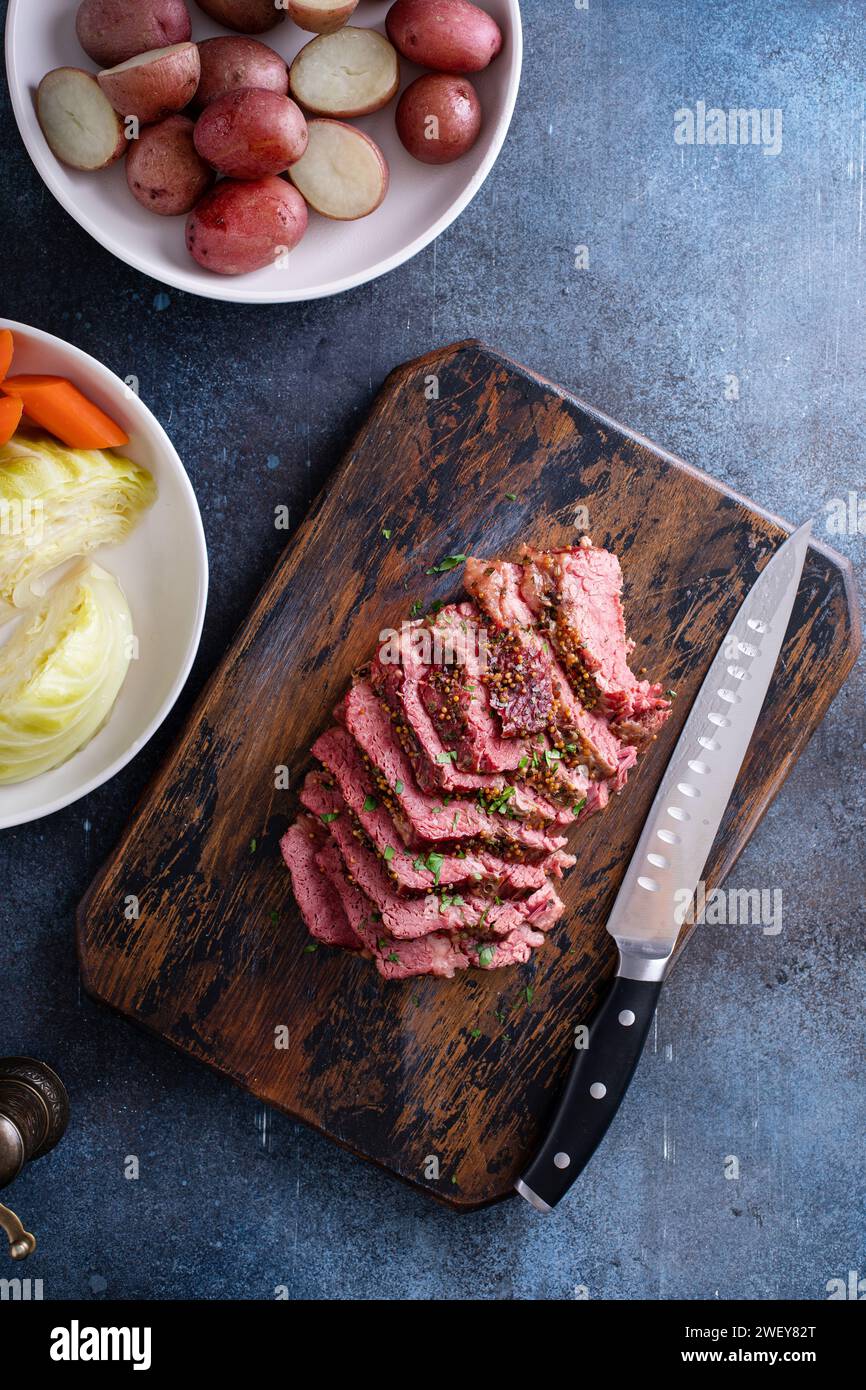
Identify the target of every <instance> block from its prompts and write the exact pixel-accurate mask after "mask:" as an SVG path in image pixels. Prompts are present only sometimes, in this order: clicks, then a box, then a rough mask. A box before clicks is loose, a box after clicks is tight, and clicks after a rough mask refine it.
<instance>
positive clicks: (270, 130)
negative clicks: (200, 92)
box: [195, 87, 307, 179]
mask: <svg viewBox="0 0 866 1390" xmlns="http://www.w3.org/2000/svg"><path fill="white" fill-rule="evenodd" d="M195 147H196V149H197V150H198V152H199V154H200V155H201V157H202V159H206V160H207V162H208V164H212V165H213V167H214V168H215V169H216V170H218V171H219V173H221V174H226V175H227V176H228V177H229V178H232V179H261V178H264V177H265V176H266V175H268V174H282V173H284V172H285V170H286V169H288V167H289V165H290V164H294V163H295V162H296V160H298V159H300V158H301V155H302V154H303V153H304V150H305V149H306V148H307V122H306V121H305V120H304V117H303V115H302V113H301V110H300V107H298V106H296V105H295V103H294V102H293V101H292V99H291V97H283V96H280V94H279V92H266V91H260V90H259V89H257V88H255V87H244V88H243V89H242V90H241V91H239V92H226V93H225V95H224V96H221V97H215V98H214V100H213V101H212V102H209V103H208V105H207V106H206V107H205V109H204V111H203V112H202V114H201V115H200V116H199V118H198V121H197V122H196V127H195Z"/></svg>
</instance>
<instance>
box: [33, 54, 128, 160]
mask: <svg viewBox="0 0 866 1390" xmlns="http://www.w3.org/2000/svg"><path fill="white" fill-rule="evenodd" d="M36 116H37V118H38V121H39V124H40V126H41V127H42V134H43V135H44V136H45V139H46V140H47V142H48V147H49V149H50V150H51V153H52V154H54V155H56V156H57V158H58V159H59V160H60V161H61V162H62V163H63V164H68V165H69V167H70V168H71V169H87V170H91V171H92V170H95V169H105V168H107V166H108V165H109V164H113V163H114V161H115V160H116V159H120V156H121V155H122V154H123V153H124V151H125V149H126V137H125V135H124V130H123V122H122V121H121V119H120V117H119V116H118V114H117V112H116V111H115V109H114V107H113V106H112V105H111V102H110V101H109V100H108V97H107V96H106V95H105V93H104V92H103V91H102V89H101V87H100V86H99V83H98V82H97V80H96V78H95V77H94V76H93V74H92V73H90V72H85V71H84V70H83V68H55V69H54V70H53V72H48V73H46V74H45V76H44V77H43V79H42V81H41V82H40V83H39V90H38V91H37V93H36Z"/></svg>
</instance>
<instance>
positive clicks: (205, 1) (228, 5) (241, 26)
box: [196, 0, 286, 34]
mask: <svg viewBox="0 0 866 1390" xmlns="http://www.w3.org/2000/svg"><path fill="white" fill-rule="evenodd" d="M196 3H197V5H198V7H199V9H200V10H204V12H205V14H206V15H209V16H210V18H211V19H215V20H216V22H217V24H224V25H225V26H226V28H227V29H237V31H238V33H240V34H263V33H264V32H265V30H266V29H273V28H274V26H275V25H277V24H281V23H282V21H283V20H284V19H285V17H286V11H285V6H283V5H281V6H280V7H279V8H278V7H277V4H276V3H275V0H196Z"/></svg>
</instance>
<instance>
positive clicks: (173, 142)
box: [126, 116, 216, 217]
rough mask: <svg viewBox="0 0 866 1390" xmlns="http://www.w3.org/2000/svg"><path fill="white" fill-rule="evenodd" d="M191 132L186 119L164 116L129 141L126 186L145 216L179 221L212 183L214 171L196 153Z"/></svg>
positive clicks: (193, 126)
mask: <svg viewBox="0 0 866 1390" xmlns="http://www.w3.org/2000/svg"><path fill="white" fill-rule="evenodd" d="M194 130H195V123H194V122H193V121H191V120H190V119H189V117H188V116H166V118H165V120H164V121H160V122H159V123H158V124H157V125H148V126H145V127H144V129H143V130H142V132H141V134H140V135H139V137H138V139H137V140H132V141H130V146H129V154H128V156H127V160H126V182H127V183H128V184H129V191H130V193H131V194H132V196H133V198H135V200H136V202H139V203H141V205H142V207H144V208H147V210H148V212H155V213H157V214H158V215H159V216H160V217H178V216H180V214H181V213H185V212H189V211H190V210H191V209H192V208H194V207H195V205H196V203H197V202H198V201H199V199H200V198H202V197H203V196H204V194H205V193H206V192H207V190H208V189H209V188H210V186H211V184H212V183H213V182H214V179H215V178H216V175H215V174H214V171H213V169H212V168H211V167H210V165H209V164H206V163H205V161H204V160H203V159H202V157H201V155H200V154H199V153H198V151H197V150H196V147H195V143H194V140H193V131H194Z"/></svg>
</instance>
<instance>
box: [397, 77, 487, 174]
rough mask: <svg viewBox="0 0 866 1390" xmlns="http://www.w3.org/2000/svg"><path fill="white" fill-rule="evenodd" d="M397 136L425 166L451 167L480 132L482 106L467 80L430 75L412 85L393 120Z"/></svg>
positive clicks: (473, 142)
mask: <svg viewBox="0 0 866 1390" xmlns="http://www.w3.org/2000/svg"><path fill="white" fill-rule="evenodd" d="M394 119H395V121H396V124H397V134H398V135H399V137H400V139H401V140H402V142H403V144H404V145H405V147H406V149H407V150H408V151H409V153H410V154H411V155H412V156H413V158H415V159H420V161H421V163H422V164H452V163H453V162H454V160H455V159H459V158H460V157H461V155H464V154H467V153H468V151H469V150H471V149H472V146H473V145H474V144H475V141H476V140H477V139H478V135H479V132H480V130H481V102H480V101H479V100H478V93H477V92H476V90H475V88H474V87H473V86H472V83H471V82H470V81H469V78H468V77H455V76H454V75H453V73H449V72H427V73H425V74H424V76H423V77H418V78H416V79H415V81H414V82H410V84H409V86H408V87H407V88H406V90H405V92H404V93H403V95H402V96H401V98H400V101H399V103H398V106H397V112H396V115H395V117H394Z"/></svg>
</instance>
